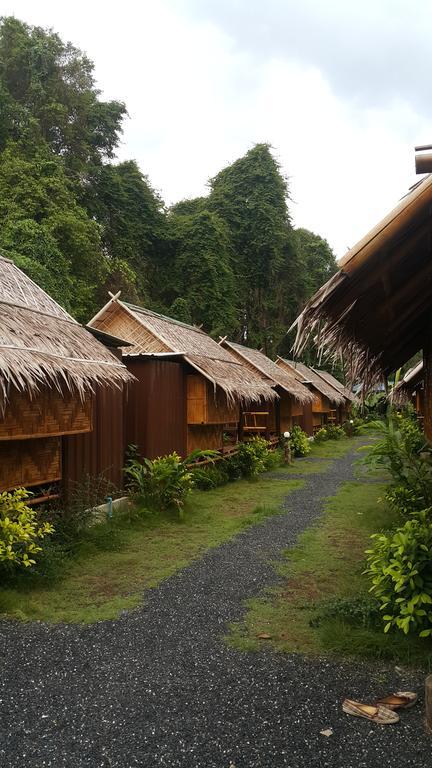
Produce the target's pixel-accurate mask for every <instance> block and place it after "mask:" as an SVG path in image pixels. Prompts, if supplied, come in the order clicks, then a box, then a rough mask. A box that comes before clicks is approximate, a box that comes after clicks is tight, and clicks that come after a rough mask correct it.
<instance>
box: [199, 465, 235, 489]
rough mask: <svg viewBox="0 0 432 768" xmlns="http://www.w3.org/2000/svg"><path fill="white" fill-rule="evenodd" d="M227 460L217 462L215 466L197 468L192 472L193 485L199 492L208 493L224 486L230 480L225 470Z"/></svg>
mask: <svg viewBox="0 0 432 768" xmlns="http://www.w3.org/2000/svg"><path fill="white" fill-rule="evenodd" d="M228 462H229V459H225V460H223V461H219V462H218V463H217V464H215V465H210V466H206V467H199V465H198V466H197V468H196V469H193V470H192V473H193V480H194V485H195V487H196V488H199V489H200V490H201V491H208V490H211V489H212V488H218V486H220V485H225V484H226V483H228V482H229V480H230V475H229V472H228V469H227V466H226V465H227V464H228Z"/></svg>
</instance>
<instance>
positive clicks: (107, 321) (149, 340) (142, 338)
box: [95, 304, 170, 362]
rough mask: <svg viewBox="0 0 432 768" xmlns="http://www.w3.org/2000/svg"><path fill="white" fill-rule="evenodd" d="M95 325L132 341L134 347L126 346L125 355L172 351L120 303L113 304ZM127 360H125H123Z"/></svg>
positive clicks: (106, 331) (120, 337) (113, 334)
mask: <svg viewBox="0 0 432 768" xmlns="http://www.w3.org/2000/svg"><path fill="white" fill-rule="evenodd" d="M95 327H96V328H99V330H101V331H105V333H110V334H111V335H112V336H117V337H118V338H119V339H123V340H124V341H128V342H130V343H131V344H132V345H133V346H132V347H125V348H124V350H123V351H124V355H125V357H126V356H127V355H128V353H129V354H130V353H131V352H134V353H135V354H136V353H139V352H142V353H144V352H147V353H152V352H170V347H168V345H167V344H164V343H163V342H162V341H160V340H159V339H158V338H157V337H156V336H155V335H154V334H153V333H151V331H149V330H148V329H147V328H144V326H143V325H142V324H141V323H140V322H139V321H138V320H137V319H136V318H135V317H133V315H131V314H130V313H129V312H128V311H127V310H126V309H125V308H124V307H122V306H120V305H119V304H112V305H111V306H110V307H109V308H108V309H107V310H106V312H105V314H104V315H103V317H100V318H98V319H97V320H96V321H95ZM123 362H125V361H123Z"/></svg>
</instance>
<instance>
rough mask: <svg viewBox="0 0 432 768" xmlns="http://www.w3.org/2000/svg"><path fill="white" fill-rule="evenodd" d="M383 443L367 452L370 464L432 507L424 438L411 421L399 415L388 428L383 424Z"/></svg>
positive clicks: (431, 480) (430, 469)
mask: <svg viewBox="0 0 432 768" xmlns="http://www.w3.org/2000/svg"><path fill="white" fill-rule="evenodd" d="M380 429H381V432H382V435H383V437H382V439H381V440H379V441H378V442H376V443H375V444H374V445H373V446H372V447H371V449H370V450H369V452H368V456H367V458H366V460H365V461H366V463H367V464H376V465H379V466H382V467H384V468H385V469H386V470H387V471H388V472H389V473H390V474H391V476H392V478H393V480H394V481H395V482H396V483H397V485H399V486H404V487H406V488H410V489H412V490H413V491H414V492H415V494H416V496H417V497H422V498H423V499H424V505H423V506H424V507H429V506H432V465H431V464H429V463H428V462H426V461H425V460H424V459H423V458H422V457H421V455H420V453H421V450H422V448H423V447H424V436H423V434H422V432H421V431H420V429H419V426H418V425H417V424H416V423H414V422H413V421H412V420H411V419H409V418H406V417H403V416H401V415H400V414H397V415H396V416H395V417H392V418H391V419H389V422H388V424H386V423H385V422H380Z"/></svg>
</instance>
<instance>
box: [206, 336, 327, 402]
mask: <svg viewBox="0 0 432 768" xmlns="http://www.w3.org/2000/svg"><path fill="white" fill-rule="evenodd" d="M220 344H221V345H222V346H223V347H225V349H228V350H229V351H232V352H233V353H234V354H235V355H236V356H238V357H240V358H241V359H242V360H244V361H245V363H246V365H248V367H251V368H252V369H253V370H255V372H256V373H258V374H261V375H262V376H263V378H264V379H265V380H267V381H270V382H272V385H273V386H277V387H281V389H283V390H284V391H285V392H287V393H288V394H289V395H290V396H291V397H292V398H294V400H296V401H297V402H299V403H301V404H302V405H305V404H306V403H312V402H313V399H314V398H313V395H312V394H311V392H310V391H309V390H308V389H307V388H306V387H304V386H303V384H301V382H300V381H298V379H296V377H295V376H294V375H292V374H290V373H289V371H287V370H283V369H282V368H280V367H279V366H278V365H276V363H275V362H273V360H270V358H269V357H267V355H264V354H263V352H260V351H259V350H258V349H251V348H250V347H245V346H244V345H242V344H236V343H235V342H233V341H227V340H226V339H221V341H220Z"/></svg>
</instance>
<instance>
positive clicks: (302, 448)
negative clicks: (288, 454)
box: [291, 424, 311, 456]
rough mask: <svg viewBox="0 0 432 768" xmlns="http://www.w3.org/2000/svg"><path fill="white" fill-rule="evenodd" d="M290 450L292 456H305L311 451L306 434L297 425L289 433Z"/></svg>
mask: <svg viewBox="0 0 432 768" xmlns="http://www.w3.org/2000/svg"><path fill="white" fill-rule="evenodd" d="M291 449H292V451H293V453H294V456H307V454H308V453H310V450H311V447H310V444H309V440H308V437H307V434H306V432H303V430H302V428H301V427H299V425H298V424H296V425H295V426H294V427H293V428H292V431H291Z"/></svg>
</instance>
